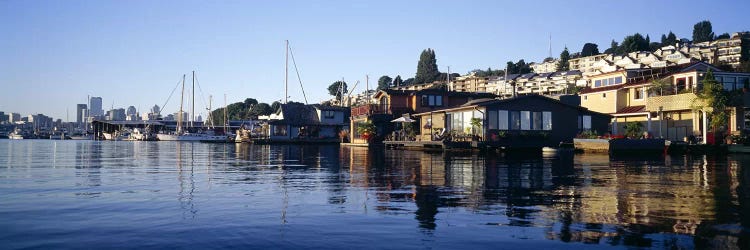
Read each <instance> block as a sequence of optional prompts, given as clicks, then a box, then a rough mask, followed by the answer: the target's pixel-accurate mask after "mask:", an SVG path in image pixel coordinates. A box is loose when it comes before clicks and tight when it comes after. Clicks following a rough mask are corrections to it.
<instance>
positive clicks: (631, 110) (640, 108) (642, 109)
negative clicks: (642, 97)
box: [615, 105, 646, 115]
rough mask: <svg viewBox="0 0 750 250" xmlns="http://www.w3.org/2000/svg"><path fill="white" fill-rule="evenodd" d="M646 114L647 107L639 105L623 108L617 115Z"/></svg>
mask: <svg viewBox="0 0 750 250" xmlns="http://www.w3.org/2000/svg"><path fill="white" fill-rule="evenodd" d="M643 112H646V105H638V106H629V107H624V108H621V109H620V110H618V111H617V113H615V114H617V115H619V114H633V113H643Z"/></svg>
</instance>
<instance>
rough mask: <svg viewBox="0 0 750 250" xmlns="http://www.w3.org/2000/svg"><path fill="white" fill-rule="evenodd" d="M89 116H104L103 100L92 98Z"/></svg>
mask: <svg viewBox="0 0 750 250" xmlns="http://www.w3.org/2000/svg"><path fill="white" fill-rule="evenodd" d="M89 115H90V116H103V115H104V110H103V109H102V98H101V97H91V99H89Z"/></svg>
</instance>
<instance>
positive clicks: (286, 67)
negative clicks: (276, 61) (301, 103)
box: [284, 40, 289, 104]
mask: <svg viewBox="0 0 750 250" xmlns="http://www.w3.org/2000/svg"><path fill="white" fill-rule="evenodd" d="M285 41H286V48H285V49H284V50H285V54H286V57H285V58H286V59H285V63H284V104H286V103H288V102H289V100H288V98H289V40H285Z"/></svg>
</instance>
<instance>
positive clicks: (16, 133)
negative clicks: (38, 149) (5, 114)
mask: <svg viewBox="0 0 750 250" xmlns="http://www.w3.org/2000/svg"><path fill="white" fill-rule="evenodd" d="M8 139H11V140H23V139H24V136H23V132H21V129H19V128H16V129H14V130H13V132H11V133H10V134H8Z"/></svg>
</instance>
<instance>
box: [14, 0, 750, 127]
mask: <svg viewBox="0 0 750 250" xmlns="http://www.w3.org/2000/svg"><path fill="white" fill-rule="evenodd" d="M711 4H714V5H717V6H728V7H731V8H721V9H722V11H707V10H706V8H702V7H698V6H703V5H704V3H703V2H698V1H682V2H679V4H675V3H674V2H657V3H650V2H646V1H636V2H635V3H634V4H631V5H628V6H623V5H621V4H618V3H591V2H584V1H580V2H578V1H577V2H564V3H557V2H552V3H546V4H536V5H531V4H525V3H496V2H485V1H474V2H468V3H465V2H462V3H459V4H456V3H452V2H444V1H438V2H427V1H419V2H407V3H401V2H388V1H386V2H378V3H367V2H343V1H342V2H339V1H332V2H325V3H308V2H301V1H300V2H296V1H295V2H281V3H265V2H261V3H247V2H221V3H206V2H199V1H195V2H192V1H190V2H177V1H163V2H154V3H152V2H146V1H133V2H116V1H103V2H85V1H72V2H55V1H34V2H26V1H5V2H2V3H0V21H2V22H3V23H5V24H6V25H3V26H0V32H2V33H3V34H8V36H7V38H8V39H3V40H2V41H0V46H2V47H3V48H4V49H2V50H0V67H2V68H4V69H5V70H7V72H10V74H0V83H2V86H3V88H4V90H5V91H3V94H1V95H0V98H2V100H3V101H2V102H0V111H5V112H6V113H21V114H24V115H26V114H40V113H41V114H46V115H49V116H51V117H54V118H56V119H63V120H64V121H75V119H76V115H75V110H76V108H77V107H76V105H77V104H89V103H88V102H87V100H86V98H87V96H98V97H102V99H103V103H101V105H102V106H103V109H104V111H105V112H106V111H107V110H109V108H110V107H111V106H114V107H115V108H126V107H128V106H134V107H139V108H138V112H139V113H143V112H145V111H144V110H147V109H149V107H152V106H153V105H159V106H160V107H162V108H163V109H164V111H165V112H164V113H165V114H166V113H175V112H177V110H178V109H179V98H176V97H175V96H177V97H179V95H177V93H175V94H174V95H172V97H171V98H170V100H169V102H168V103H167V105H163V104H164V103H165V101H166V100H167V98H169V96H170V93H171V92H172V91H173V89H174V88H175V86H176V85H177V83H178V82H180V81H181V79H182V75H183V74H187V75H188V78H189V75H190V72H191V71H193V70H195V71H196V74H197V79H198V83H199V86H200V89H199V90H198V91H197V92H196V109H197V110H201V111H202V112H196V116H197V115H203V116H204V117H205V111H203V110H205V106H207V104H208V95H213V104H212V106H213V107H212V108H213V109H215V108H217V107H221V106H223V105H224V94H226V95H227V101H226V102H227V103H228V104H231V103H234V102H239V101H242V100H244V99H245V98H256V99H258V101H260V102H266V103H269V104H270V103H272V102H273V101H277V100H283V97H284V41H285V40H289V41H290V46H291V47H292V52H293V56H294V59H295V61H296V64H297V66H298V68H299V70H300V72H299V73H300V76H301V80H302V84H303V85H304V87H305V93H306V94H307V99H308V101H309V102H310V103H317V102H320V101H322V100H326V99H329V98H330V96H329V95H328V91H326V90H325V88H327V86H328V85H330V84H331V83H332V82H334V81H337V80H340V79H342V78H344V79H345V80H346V81H347V83H348V85H349V87H350V88H352V87H354V85H355V83H356V81H360V83H359V85H358V86H357V88H356V89H354V92H355V93H358V92H361V91H364V89H365V75H369V79H370V82H369V86H370V88H371V89H373V88H375V86H376V85H377V79H378V78H379V77H380V76H382V75H388V76H390V77H395V76H396V75H401V77H402V78H403V79H406V78H410V77H413V76H414V72H415V71H416V64H417V61H418V59H419V53H420V52H421V51H422V50H423V49H427V48H432V49H434V50H435V52H436V57H437V63H438V66H439V69H440V71H443V72H445V71H448V68H447V67H448V66H450V71H451V72H456V73H460V74H465V73H467V72H468V71H470V70H473V69H486V68H488V67H492V68H493V69H498V68H502V67H503V66H504V64H505V62H507V61H517V60H519V59H524V60H525V61H526V62H540V61H541V60H542V59H543V58H545V57H547V56H549V47H550V44H549V43H550V41H549V37H550V36H551V47H552V56H553V57H558V56H559V53H560V51H562V50H563V48H564V47H566V46H567V47H568V49H569V50H570V51H571V52H577V51H580V49H581V47H582V46H583V44H584V43H587V42H593V43H596V44H598V45H599V49H600V50H602V51H603V50H604V49H606V48H608V47H609V42H610V41H611V40H613V39H614V40H615V41H618V42H619V41H621V40H622V38H623V37H625V36H627V35H631V34H633V33H636V32H638V33H641V34H644V35H649V36H650V37H651V39H652V41H655V40H658V38H659V36H661V34H665V33H668V32H669V31H672V32H674V33H675V34H676V35H677V36H678V37H680V38H688V39H690V38H691V35H692V28H693V25H694V24H695V23H697V22H699V21H702V20H709V21H711V22H712V24H713V31H714V32H715V33H716V34H717V35H719V34H721V33H725V32H727V33H732V32H738V31H746V30H748V28H747V27H744V26H743V25H746V24H744V23H743V22H742V21H741V20H743V18H744V15H743V14H744V12H743V10H746V9H749V8H750V3H747V2H742V1H720V2H712V3H711ZM644 6H648V7H647V8H646V7H644ZM607 13H612V15H607ZM628 13H634V15H628ZM613 16H615V17H620V18H613ZM628 16H635V17H638V18H628ZM597 20H598V21H597ZM601 20H606V22H603V21H601ZM506 23H509V24H512V25H505V24H506ZM289 64H290V66H289V95H290V96H291V98H290V101H298V102H304V98H303V96H302V91H300V90H299V85H300V83H299V81H298V80H297V77H296V72H295V71H294V66H293V63H292V60H291V58H290V63H289ZM187 81H188V82H187V83H186V85H189V84H190V83H189V82H190V80H187ZM40 100H44V101H40ZM186 110H189V109H186ZM68 112H70V114H71V115H67V114H66V113H68ZM71 117H72V119H71Z"/></svg>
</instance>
